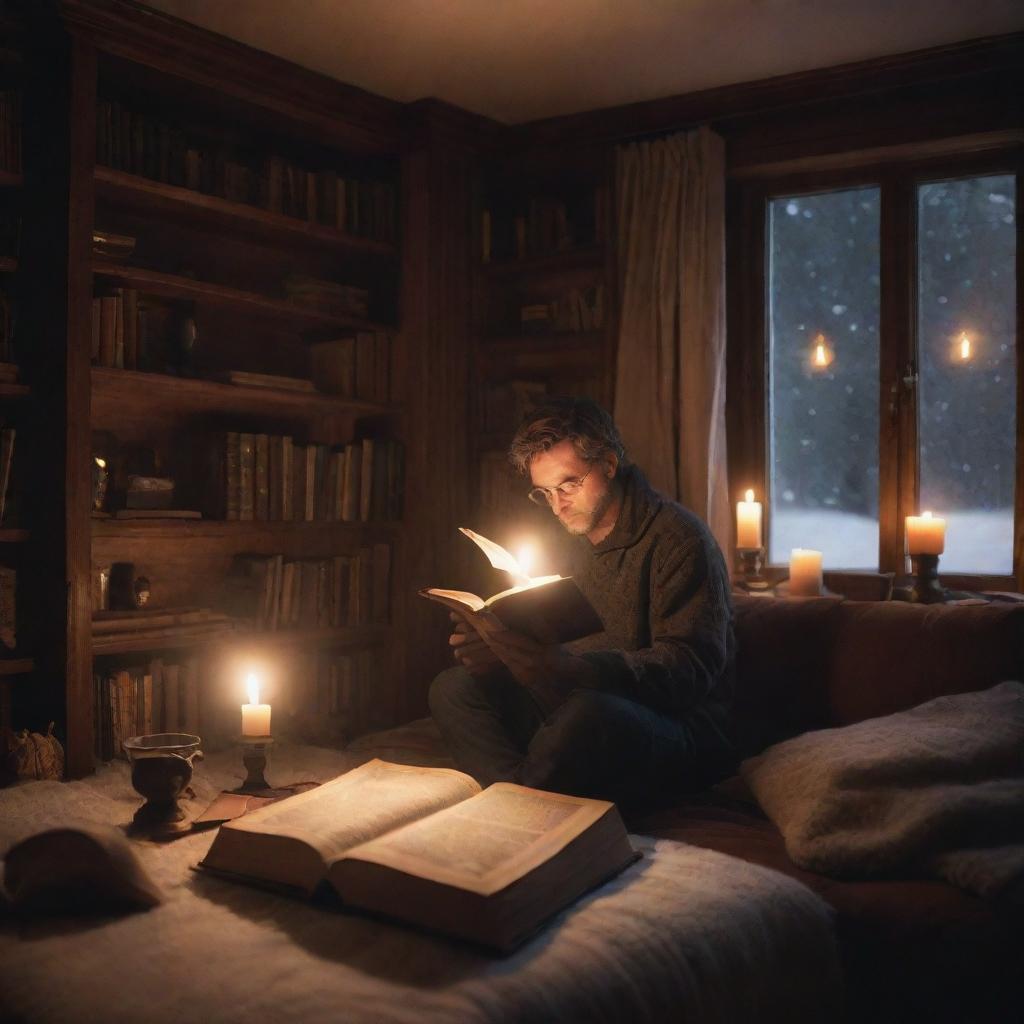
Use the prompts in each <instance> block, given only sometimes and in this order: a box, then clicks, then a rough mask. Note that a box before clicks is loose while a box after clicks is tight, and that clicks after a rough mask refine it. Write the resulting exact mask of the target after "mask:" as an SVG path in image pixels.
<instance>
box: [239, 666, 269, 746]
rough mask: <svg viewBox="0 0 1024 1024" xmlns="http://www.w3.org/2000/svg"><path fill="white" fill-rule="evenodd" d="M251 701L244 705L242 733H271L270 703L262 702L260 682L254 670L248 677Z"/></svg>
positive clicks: (244, 734) (252, 734) (249, 734)
mask: <svg viewBox="0 0 1024 1024" xmlns="http://www.w3.org/2000/svg"><path fill="white" fill-rule="evenodd" d="M246 688H247V689H248V691H249V703H248V704H243V705H242V735H243V736H269V735H270V705H269V704H261V703H260V684H259V682H258V680H257V679H256V675H255V673H253V672H250V673H249V677H248V679H246Z"/></svg>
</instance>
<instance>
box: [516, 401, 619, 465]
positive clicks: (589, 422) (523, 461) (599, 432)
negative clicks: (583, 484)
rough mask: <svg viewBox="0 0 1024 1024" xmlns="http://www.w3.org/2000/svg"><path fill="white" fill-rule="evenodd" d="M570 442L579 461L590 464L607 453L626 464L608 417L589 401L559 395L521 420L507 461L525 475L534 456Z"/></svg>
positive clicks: (543, 403)
mask: <svg viewBox="0 0 1024 1024" xmlns="http://www.w3.org/2000/svg"><path fill="white" fill-rule="evenodd" d="M562 441H572V443H573V447H574V448H575V449H576V452H577V454H578V455H579V457H580V458H581V459H583V460H584V461H586V462H593V461H595V460H596V459H599V458H601V457H602V456H603V455H606V454H607V453H608V452H614V453H615V455H617V456H618V459H619V466H620V467H621V466H625V465H628V461H629V460H628V458H627V456H626V449H625V446H624V445H623V443H622V438H621V437H620V436H619V431H618V428H617V427H616V426H615V423H614V421H613V420H612V418H611V416H609V415H608V413H607V412H605V410H604V409H602V408H601V406H599V405H598V404H597V402H595V401H593V400H592V399H589V398H573V397H571V396H567V395H558V396H553V397H551V398H547V399H545V400H544V401H543V402H541V403H540V404H539V405H536V406H534V408H532V409H531V410H530V411H529V412H528V413H527V414H526V415H525V416H524V417H523V421H522V423H520V424H519V429H518V430H517V431H516V434H515V437H514V438H512V444H511V446H510V447H509V450H508V457H509V461H510V462H511V463H512V465H513V466H514V467H515V468H516V470H517V471H518V472H519V473H521V474H523V475H524V476H525V475H526V473H527V472H528V471H529V469H530V461H531V459H533V457H534V456H535V455H540V454H541V453H543V452H546V451H550V450H551V449H552V448H554V446H555V445H556V444H559V443H560V442H562Z"/></svg>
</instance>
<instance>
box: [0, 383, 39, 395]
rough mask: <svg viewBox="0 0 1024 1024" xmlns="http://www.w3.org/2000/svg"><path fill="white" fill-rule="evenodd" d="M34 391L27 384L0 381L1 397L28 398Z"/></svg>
mask: <svg viewBox="0 0 1024 1024" xmlns="http://www.w3.org/2000/svg"><path fill="white" fill-rule="evenodd" d="M31 393H32V391H31V389H30V388H29V386H28V385H27V384H8V383H7V382H6V381H0V398H27V397H28V396H29V395H30V394H31Z"/></svg>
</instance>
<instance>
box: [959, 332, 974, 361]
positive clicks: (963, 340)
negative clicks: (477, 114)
mask: <svg viewBox="0 0 1024 1024" xmlns="http://www.w3.org/2000/svg"><path fill="white" fill-rule="evenodd" d="M960 358H961V360H963V362H965V363H966V362H967V360H968V359H970V358H971V339H970V338H968V337H967V333H966V332H964V333H963V334H961V335H960Z"/></svg>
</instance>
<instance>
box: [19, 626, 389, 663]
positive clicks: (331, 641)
mask: <svg viewBox="0 0 1024 1024" xmlns="http://www.w3.org/2000/svg"><path fill="white" fill-rule="evenodd" d="M389 634H390V630H389V629H388V627H386V626H347V627H345V628H343V629H281V630H276V631H273V632H258V631H252V630H243V629H235V628H232V627H231V626H228V627H226V628H224V629H219V630H209V631H207V632H205V633H196V632H189V631H188V630H185V629H183V630H182V631H181V632H180V633H177V634H168V635H167V636H164V637H160V638H159V639H153V638H151V637H133V636H131V635H130V634H119V635H117V636H112V637H103V638H102V639H100V638H96V637H94V638H93V643H92V651H93V655H94V656H102V655H110V654H141V653H147V652H153V653H154V654H155V653H159V652H160V651H170V650H195V651H200V650H202V649H212V648H218V649H220V648H230V647H245V648H246V649H247V650H251V649H258V648H281V647H285V648H289V647H294V648H302V649H303V650H307V651H309V650H319V651H328V650H339V651H359V650H365V649H367V648H373V647H380V646H381V645H382V644H384V643H385V642H386V641H387V639H388V636H389ZM2 664H4V662H0V665H2ZM10 664H14V663H13V662H11V663H10ZM18 671H28V670H18ZM0 674H3V673H2V672H0Z"/></svg>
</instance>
